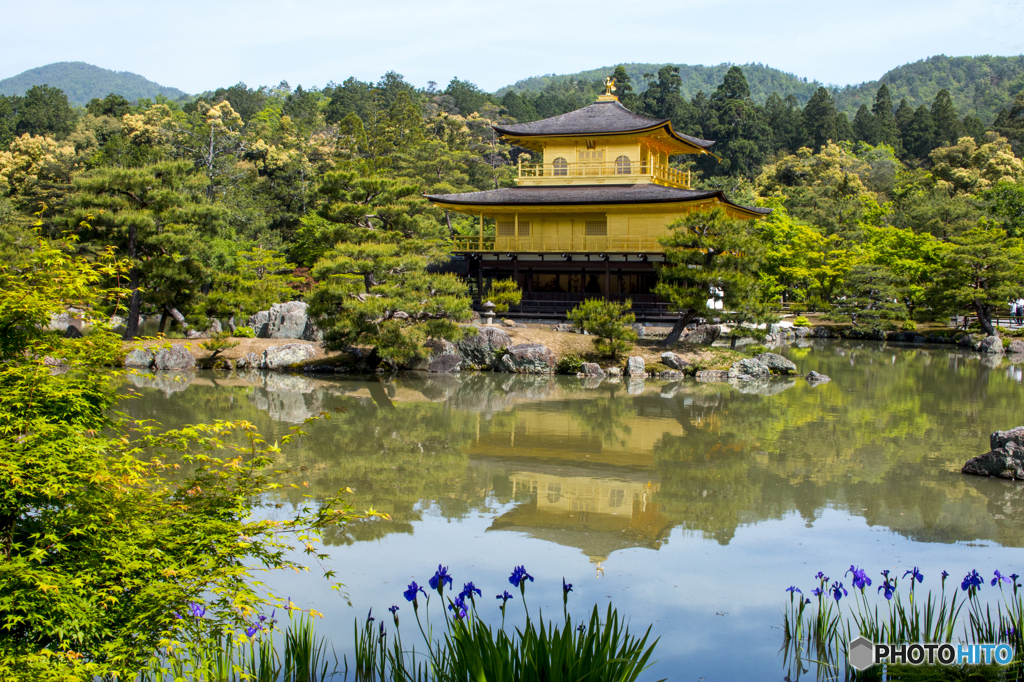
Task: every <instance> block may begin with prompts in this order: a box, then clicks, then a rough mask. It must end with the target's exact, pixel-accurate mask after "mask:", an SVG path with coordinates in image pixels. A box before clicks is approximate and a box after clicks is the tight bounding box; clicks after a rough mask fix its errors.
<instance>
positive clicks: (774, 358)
mask: <svg viewBox="0 0 1024 682" xmlns="http://www.w3.org/2000/svg"><path fill="white" fill-rule="evenodd" d="M754 359H755V360H757V361H758V362H760V363H761V364H762V365H764V366H765V367H767V368H768V369H769V370H771V371H772V372H777V373H779V374H789V373H790V372H795V371H796V364H794V363H793V361H792V360H789V359H787V358H784V357H782V356H781V355H779V354H778V353H761V354H760V355H758V356H757V357H755V358H754Z"/></svg>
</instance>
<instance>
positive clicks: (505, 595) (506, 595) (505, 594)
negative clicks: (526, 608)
mask: <svg viewBox="0 0 1024 682" xmlns="http://www.w3.org/2000/svg"><path fill="white" fill-rule="evenodd" d="M495 599H500V600H501V604H502V606H504V605H505V602H507V601H508V600H509V599H515V597H513V596H512V595H511V594H509V593H508V590H505V591H504V592H502V593H501V594H499V595H497V596H496V597H495Z"/></svg>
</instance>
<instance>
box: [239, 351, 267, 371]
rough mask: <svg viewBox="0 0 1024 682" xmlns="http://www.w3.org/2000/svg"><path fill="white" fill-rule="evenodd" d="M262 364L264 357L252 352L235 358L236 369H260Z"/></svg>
mask: <svg viewBox="0 0 1024 682" xmlns="http://www.w3.org/2000/svg"><path fill="white" fill-rule="evenodd" d="M262 364H263V360H262V358H260V356H259V355H257V354H256V353H252V352H250V353H246V354H245V355H243V356H242V357H240V358H238V359H237V360H235V369H259V368H260V366H261V365H262Z"/></svg>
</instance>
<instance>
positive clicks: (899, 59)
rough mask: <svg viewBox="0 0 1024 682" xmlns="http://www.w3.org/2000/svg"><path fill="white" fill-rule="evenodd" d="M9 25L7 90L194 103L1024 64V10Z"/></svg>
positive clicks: (255, 17)
mask: <svg viewBox="0 0 1024 682" xmlns="http://www.w3.org/2000/svg"><path fill="white" fill-rule="evenodd" d="M657 6H661V8H660V9H654V8H655V7H657ZM0 14H2V16H3V17H4V23H5V24H6V30H5V31H4V32H3V33H4V36H3V40H2V41H0V78H6V77H8V76H13V75H15V74H18V73H20V72H22V71H24V70H25V69H30V68H32V67H36V66H42V65H44V64H49V63H52V62H59V61H84V62H89V63H91V64H95V65H97V66H102V67H105V68H108V69H115V70H118V71H132V72H135V73H138V74H141V75H143V76H145V77H146V78H149V79H150V80H154V81H156V82H158V83H161V84H162V85H169V86H173V87H176V88H180V89H182V90H185V91H186V92H201V91H203V90H208V89H213V88H216V87H219V86H228V85H232V84H234V83H237V82H238V81H244V82H245V83H247V84H248V85H250V86H255V85H276V84H277V83H278V82H280V81H281V80H287V81H288V82H289V83H290V84H291V85H292V86H295V85H298V84H303V85H305V86H310V85H324V84H325V83H327V82H328V81H331V80H334V81H336V82H341V81H342V80H344V79H345V78H347V77H348V76H356V77H357V78H360V79H362V80H375V79H377V78H379V77H380V76H381V75H382V74H383V73H384V72H386V71H388V70H395V71H398V72H399V73H401V74H403V75H405V77H406V78H407V79H408V80H409V81H410V82H412V83H414V84H416V85H420V86H423V85H426V83H427V81H430V80H434V81H437V82H438V83H439V84H440V85H441V86H442V87H443V86H444V85H445V84H446V83H447V82H448V81H449V80H450V79H451V78H452V77H454V76H457V77H459V78H462V79H464V80H470V81H472V82H474V83H476V84H477V85H479V86H480V87H482V88H484V89H485V90H496V89H497V88H499V87H501V86H503V85H508V84H510V83H512V82H514V81H516V80H519V79H521V78H525V77H528V76H534V75H540V74H545V73H572V72H575V71H581V70H584V69H590V68H597V67H600V66H605V65H614V64H617V63H622V62H676V63H684V64H719V63H722V62H733V63H737V64H744V63H748V62H761V63H763V64H767V65H770V66H773V67H776V68H779V69H783V70H785V71H789V72H792V73H795V74H797V75H799V76H806V77H807V78H809V79H818V80H821V81H824V82H827V83H834V84H840V85H845V84H848V83H859V82H862V81H865V80H874V79H876V78H878V77H879V76H881V75H882V74H883V73H884V72H885V71H886V70H888V69H890V68H892V67H894V66H898V65H900V64H905V63H907V62H912V61H916V60H918V59H922V58H924V57H928V56H931V55H936V54H946V55H950V56H960V55H981V54H995V55H1011V54H1021V53H1024V37H1022V36H1024V31H1022V29H1024V4H1022V0H1001V1H1000V0H927V1H924V0H862V1H861V2H845V3H833V2H824V1H822V0H776V1H774V2H773V1H771V0H768V1H765V0H760V1H757V2H755V1H753V0H729V1H727V2H710V1H703V2H702V1H699V0H676V1H674V2H673V1H672V0H670V1H669V2H661V3H650V2H648V3H638V2H631V1H628V0H618V1H616V2H611V1H608V0H587V1H585V2H584V1H582V0H519V1H517V2H503V3H492V2H482V1H479V0H477V1H475V2H471V1H469V0H433V1H431V0H364V1H362V2H355V1H353V0H336V1H334V2H330V1H327V0H291V1H289V0H275V1H269V0H247V1H246V2H239V1H237V0H202V1H200V0H176V1H175V2H164V1H163V0H132V1H128V0H89V1H88V2H85V1H84V0H32V1H26V0H2V2H0Z"/></svg>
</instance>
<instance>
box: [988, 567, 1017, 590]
mask: <svg viewBox="0 0 1024 682" xmlns="http://www.w3.org/2000/svg"><path fill="white" fill-rule="evenodd" d="M995 576H996V577H994V578H992V587H995V586H996V583H998V582H1004V583H1009V582H1013V581H1012V580H1010V578H1009V577H1008V576H1005V575H1002V574H1001V573H1000V572H999V571H996V572H995Z"/></svg>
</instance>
